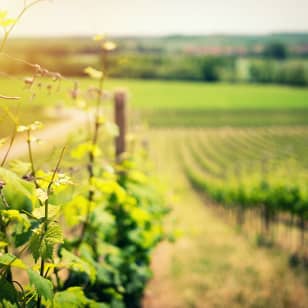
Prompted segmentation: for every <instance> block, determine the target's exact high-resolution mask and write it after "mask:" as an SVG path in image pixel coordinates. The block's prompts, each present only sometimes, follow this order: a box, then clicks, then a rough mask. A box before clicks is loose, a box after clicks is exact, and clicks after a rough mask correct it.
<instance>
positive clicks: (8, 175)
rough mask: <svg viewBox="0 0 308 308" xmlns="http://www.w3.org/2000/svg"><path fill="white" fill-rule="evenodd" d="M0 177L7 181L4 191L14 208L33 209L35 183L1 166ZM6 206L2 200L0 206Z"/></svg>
mask: <svg viewBox="0 0 308 308" xmlns="http://www.w3.org/2000/svg"><path fill="white" fill-rule="evenodd" d="M0 178H1V180H2V181H4V182H5V187H4V188H3V192H4V195H5V198H6V200H7V202H8V204H9V206H10V207H11V208H12V209H27V210H28V211H30V210H31V207H32V200H33V195H34V193H33V192H34V185H33V183H29V182H27V181H25V180H22V179H20V178H19V176H18V175H17V174H16V173H14V172H12V171H10V170H7V169H5V168H1V167H0ZM1 206H2V208H3V207H4V206H3V204H2V201H0V207H1Z"/></svg>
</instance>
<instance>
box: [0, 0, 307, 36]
mask: <svg viewBox="0 0 308 308" xmlns="http://www.w3.org/2000/svg"><path fill="white" fill-rule="evenodd" d="M28 1H30V0H28ZM22 3H23V0H0V9H8V10H9V11H10V12H11V15H14V14H16V13H17V12H18V9H19V8H20V7H21V5H22ZM307 14H308V0H109V1H107V0H47V1H44V2H42V3H40V4H38V5H37V6H36V7H35V8H33V9H32V10H31V11H29V13H28V14H27V15H26V16H24V18H23V20H22V22H20V24H19V25H18V26H17V27H16V29H15V35H58V34H63V35H64V34H66V35H67V34H69V35H71V34H73V35H74V34H77V35H78V34H91V35H92V34H93V33H101V32H102V33H109V34H172V33H173V34H174V33H189V34H203V33H206V34H208V33H268V32H277V31H305V30H306V31H308V15H307Z"/></svg>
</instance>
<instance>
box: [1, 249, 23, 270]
mask: <svg viewBox="0 0 308 308" xmlns="http://www.w3.org/2000/svg"><path fill="white" fill-rule="evenodd" d="M1 265H2V266H3V265H4V266H12V267H17V268H20V269H27V266H26V265H25V264H24V263H23V262H22V261H21V260H20V259H18V258H17V257H16V256H14V255H12V254H10V253H6V254H4V255H2V256H1V257H0V267H1Z"/></svg>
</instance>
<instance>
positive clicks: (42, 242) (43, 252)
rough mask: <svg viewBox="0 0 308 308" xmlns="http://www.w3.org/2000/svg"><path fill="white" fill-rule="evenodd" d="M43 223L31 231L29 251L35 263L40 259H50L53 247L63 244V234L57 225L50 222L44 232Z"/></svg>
mask: <svg viewBox="0 0 308 308" xmlns="http://www.w3.org/2000/svg"><path fill="white" fill-rule="evenodd" d="M44 225H45V224H44V223H42V224H41V225H40V226H39V227H38V228H36V229H34V230H33V234H32V236H31V238H30V244H29V249H30V252H31V254H32V256H33V258H34V260H35V262H36V261H37V260H38V259H39V258H40V257H41V258H44V259H52V257H53V248H54V245H56V244H60V243H63V233H62V230H61V227H60V225H59V224H58V223H55V222H51V223H49V224H48V226H47V230H46V231H45V230H44V228H45V227H44Z"/></svg>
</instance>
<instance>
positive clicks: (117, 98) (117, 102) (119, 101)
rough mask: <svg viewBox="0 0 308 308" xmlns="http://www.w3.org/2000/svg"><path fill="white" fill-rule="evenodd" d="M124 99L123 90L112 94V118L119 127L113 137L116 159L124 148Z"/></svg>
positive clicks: (125, 96)
mask: <svg viewBox="0 0 308 308" xmlns="http://www.w3.org/2000/svg"><path fill="white" fill-rule="evenodd" d="M126 101H127V95H126V92H125V91H124V90H117V91H116V92H115V95H114V118H115V124H116V125H117V126H118V128H119V134H118V135H117V137H116V138H115V155H116V159H117V161H119V160H120V157H121V155H122V154H123V153H124V152H125V150H126V142H125V139H126Z"/></svg>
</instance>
